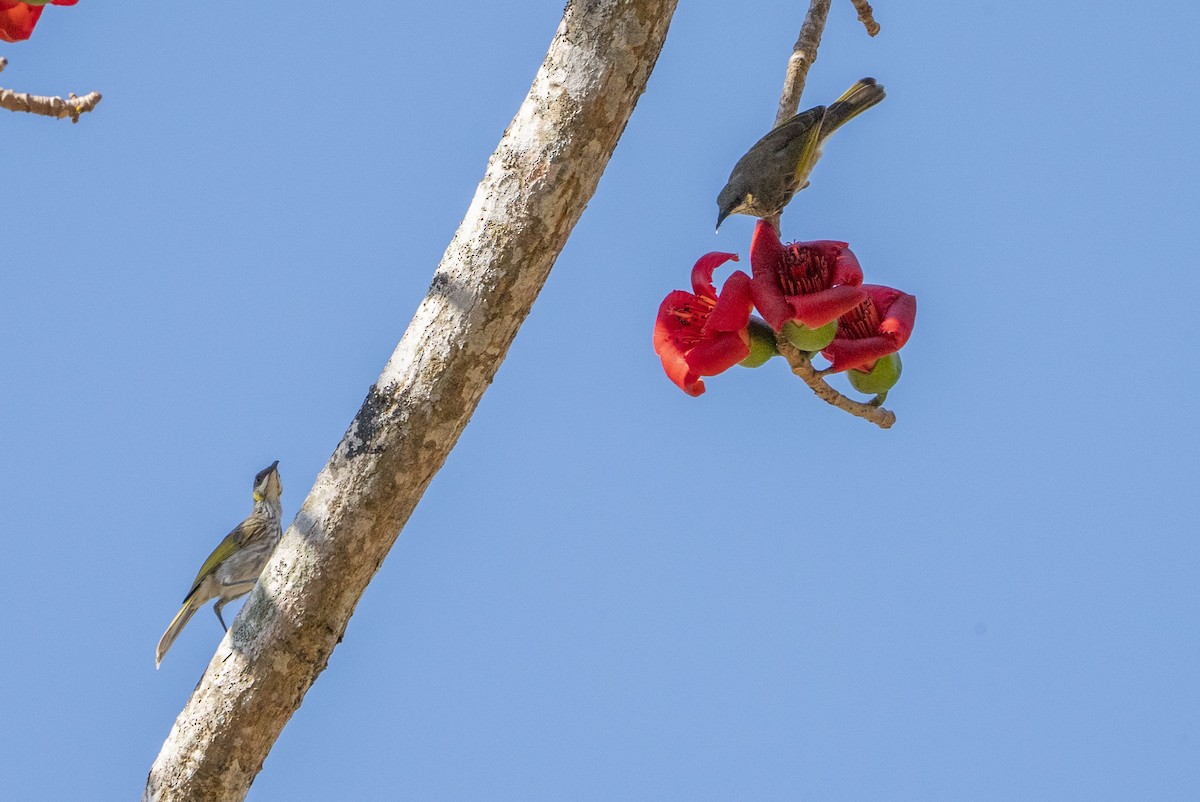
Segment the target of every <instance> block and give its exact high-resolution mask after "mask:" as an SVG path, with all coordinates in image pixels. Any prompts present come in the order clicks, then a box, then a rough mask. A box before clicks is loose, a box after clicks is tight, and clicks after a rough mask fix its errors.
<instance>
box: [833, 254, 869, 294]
mask: <svg viewBox="0 0 1200 802" xmlns="http://www.w3.org/2000/svg"><path fill="white" fill-rule="evenodd" d="M862 280H863V272H862V266H861V265H859V263H858V257H857V256H855V255H854V251H852V250H850V248H849V247H847V245H846V243H842V249H841V250H840V251H838V255H837V262H836V264H834V266H833V283H834V284H849V285H851V286H854V287H857V286H858V285H859V284H862Z"/></svg>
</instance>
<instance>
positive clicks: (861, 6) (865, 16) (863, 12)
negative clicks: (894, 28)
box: [850, 0, 879, 36]
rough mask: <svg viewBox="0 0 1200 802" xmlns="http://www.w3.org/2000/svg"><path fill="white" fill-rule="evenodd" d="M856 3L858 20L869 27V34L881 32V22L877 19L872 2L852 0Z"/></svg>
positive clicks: (851, 0)
mask: <svg viewBox="0 0 1200 802" xmlns="http://www.w3.org/2000/svg"><path fill="white" fill-rule="evenodd" d="M850 2H851V3H854V10H855V11H857V12H858V21H859V22H861V23H862V24H863V26H864V27H865V28H866V29H867V36H874V35H875V34H877V33H879V23H878V22H876V21H875V12H874V10H872V8H871V4H870V3H868V2H867V0H850Z"/></svg>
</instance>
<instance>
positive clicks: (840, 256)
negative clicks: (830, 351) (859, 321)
mask: <svg viewBox="0 0 1200 802" xmlns="http://www.w3.org/2000/svg"><path fill="white" fill-rule="evenodd" d="M750 272H751V273H753V274H754V281H753V285H752V287H751V292H752V293H753V297H754V305H755V306H756V307H758V311H759V314H761V315H762V316H763V319H764V320H766V321H767V323H769V324H770V326H771V328H773V329H774V330H775V331H780V330H781V329H782V328H783V325H784V324H785V323H787V322H788V321H789V320H794V321H796V322H798V323H801V324H803V325H804V326H807V327H808V328H810V329H819V328H821V327H822V326H825V325H828V324H829V323H832V322H833V321H834V320H837V319H838V317H840V316H841V315H843V314H845V313H846V312H848V311H850V310H851V309H853V308H854V307H856V306H858V305H859V304H860V303H862V301H863V299H864V298H866V295H865V294H864V293H863V291H862V290H861V289H859V286H858V285H860V284H862V280H863V273H862V268H861V267H859V265H858V259H856V258H855V256H854V254H853V253H851V252H850V248H849V247H847V245H846V243H844V242H835V241H833V240H816V241H813V242H793V243H791V244H790V245H787V246H785V245H784V244H783V243H782V242H780V241H779V234H778V232H776V231H775V227H774V226H773V225H771V224H770V223H768V222H767V221H765V220H759V221H758V225H757V226H755V228H754V238H753V239H752V240H751V241H750Z"/></svg>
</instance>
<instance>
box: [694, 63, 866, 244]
mask: <svg viewBox="0 0 1200 802" xmlns="http://www.w3.org/2000/svg"><path fill="white" fill-rule="evenodd" d="M883 97H884V93H883V87H882V86H880V85H879V84H878V83H877V82H876V81H875V79H874V78H863V79H862V80H861V81H859V82H858V83H856V84H855V85H854V86H852V87H850V88H849V89H847V90H846V93H845V94H844V95H842V96H841V97H839V98H838V99H837V100H835V101H833V103H832V104H830V105H829V107H828V108H826V107H825V106H815V107H813V108H811V109H809V110H808V111H802V112H800V113H799V114H797V115H796V116H795V117H790V118H788V119H786V120H784V121H783V122H781V123H780V124H779V125H777V126H775V127H774V128H773V129H772V130H771V132H770V133H769V134H767V135H766V136H764V137H763V138H762V139H760V140H758V141H757V142H755V143H754V147H752V148H750V150H748V151H746V155H745V156H743V157H742V158H740V159H738V163H737V164H735V165H734V166H733V172H731V173H730V174H729V181H728V182H727V183H726V184H725V188H724V189H722V190H721V194H720V195H718V196H717V228H718V229H720V228H721V223H723V222H725V218H726V217H728V216H729V215H731V214H749V215H753V216H754V217H774V216H776V215H778V214H779V213H780V212H782V211H783V207H784V206H787V205H788V201H790V200H791V199H792V196H793V195H795V194H796V193H797V192H799V191H800V190H802V189H804V188H805V187H806V186H808V174H809V173H811V172H812V168H813V165H814V164H816V163H817V159H818V158H820V156H821V146H822V145H823V144H825V139H826V138H827V137H828V136H829V135H830V134H832V133H833V132H834V131H836V130H837V129H838V128H841V127H842V126H843V125H844V124H845V123H846V122H847V121H848V120H851V119H853V118H855V117H857V116H858V115H860V114H862V113H863V112H864V111H866V110H867V109H869V108H871V107H872V106H874V105H875V104H876V103H878V102H879V101H881V100H883Z"/></svg>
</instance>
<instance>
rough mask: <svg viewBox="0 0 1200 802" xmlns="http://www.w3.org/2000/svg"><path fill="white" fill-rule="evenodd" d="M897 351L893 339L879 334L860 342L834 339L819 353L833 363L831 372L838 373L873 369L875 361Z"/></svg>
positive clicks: (897, 346)
mask: <svg viewBox="0 0 1200 802" xmlns="http://www.w3.org/2000/svg"><path fill="white" fill-rule="evenodd" d="M899 350H900V346H899V345H898V344H897V343H896V339H895V338H894V337H892V336H890V335H887V334H880V335H878V336H875V337H865V338H863V339H861V340H851V339H845V338H843V339H836V340H834V341H833V342H831V343H830V344H829V347H827V348H825V349H824V350H823V351H821V353H822V354H823V355H824V357H825V358H826V359H828V360H829V361H830V362H832V363H833V364H832V366H831V367H832V369H833V371H834V372H835V373H840V372H841V371H843V370H850V369H852V368H858V369H859V370H870V369H871V368H872V367H874V365H875V360H877V359H879V358H880V357H881V356H887V355H888V354H894V353H896V352H897V351H899Z"/></svg>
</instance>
